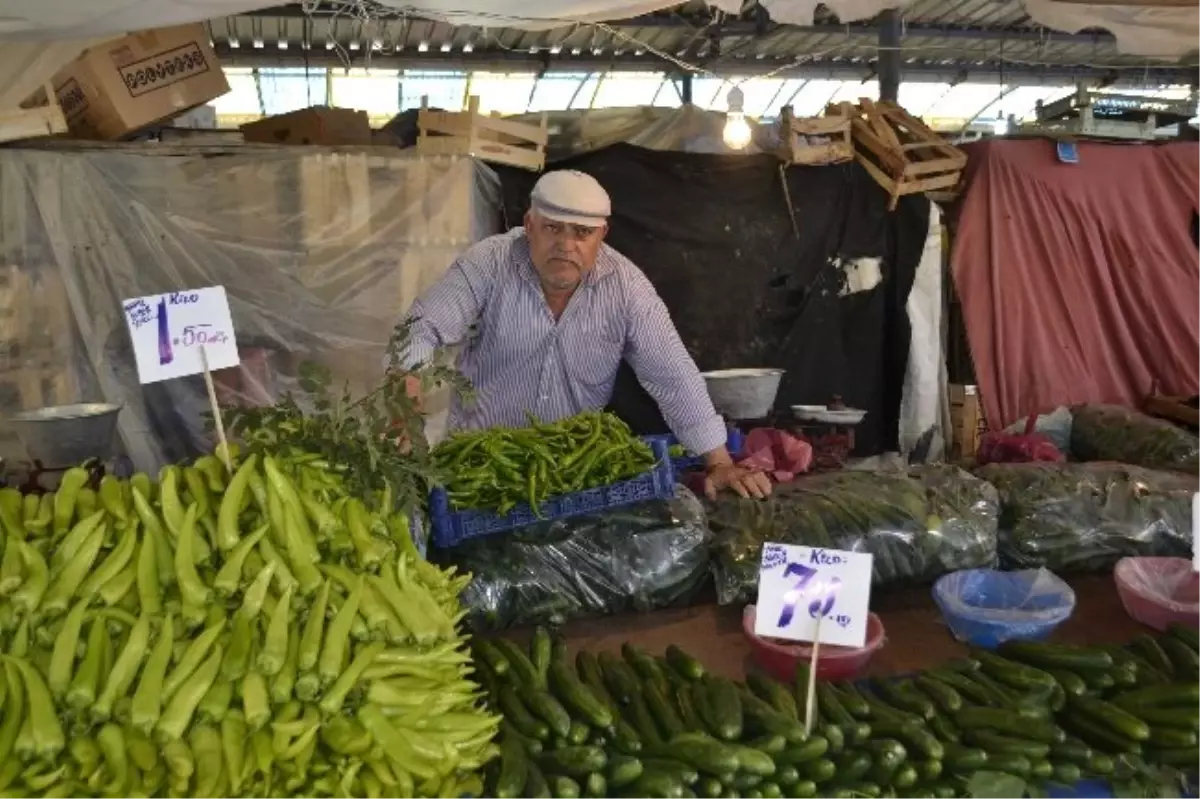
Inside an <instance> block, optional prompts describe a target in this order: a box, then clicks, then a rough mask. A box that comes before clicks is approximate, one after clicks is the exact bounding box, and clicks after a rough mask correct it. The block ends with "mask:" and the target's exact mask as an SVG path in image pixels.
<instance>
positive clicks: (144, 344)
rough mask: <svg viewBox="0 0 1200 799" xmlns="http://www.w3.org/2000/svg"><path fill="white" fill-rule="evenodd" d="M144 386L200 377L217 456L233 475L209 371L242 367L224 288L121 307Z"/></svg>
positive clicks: (141, 300)
mask: <svg viewBox="0 0 1200 799" xmlns="http://www.w3.org/2000/svg"><path fill="white" fill-rule="evenodd" d="M121 308H122V310H123V311H124V315H125V324H126V326H127V327H128V328H129V337H130V338H131V339H132V341H133V357H134V360H135V361H136V363H137V370H138V379H139V380H141V382H142V384H143V385H145V384H146V383H158V382H161V381H163V380H171V379H174V378H177V377H188V376H190V375H196V374H202V375H204V385H205V388H206V389H207V390H208V401H209V404H210V405H211V406H212V412H213V420H214V421H215V422H216V427H217V439H218V442H219V443H220V445H221V446H220V453H221V458H222V459H223V460H224V461H225V466H226V468H229V469H230V471H232V464H231V463H230V462H229V446H228V442H227V441H226V440H225V423H224V422H223V421H222V419H221V409H220V407H219V406H218V405H217V390H216V387H215V386H214V385H213V379H212V371H211V370H213V369H228V368H229V367H231V366H237V365H238V364H240V363H241V358H240V356H239V355H238V348H237V338H236V336H234V331H233V317H232V315H231V314H230V313H229V300H228V299H227V298H226V296H225V289H224V287H223V286H213V287H211V288H204V289H193V290H190V291H173V292H170V293H169V294H155V295H151V296H149V297H134V298H133V299H129V300H125V301H124V302H123V303H121Z"/></svg>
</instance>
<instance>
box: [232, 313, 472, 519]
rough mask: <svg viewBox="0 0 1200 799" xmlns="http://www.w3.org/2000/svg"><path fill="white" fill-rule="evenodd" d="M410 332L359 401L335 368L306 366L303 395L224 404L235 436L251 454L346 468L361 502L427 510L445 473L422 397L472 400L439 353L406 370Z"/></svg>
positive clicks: (394, 340) (400, 332) (405, 329)
mask: <svg viewBox="0 0 1200 799" xmlns="http://www.w3.org/2000/svg"><path fill="white" fill-rule="evenodd" d="M411 334H412V321H411V320H406V321H404V322H402V323H401V324H399V325H397V326H396V328H395V329H394V330H393V331H392V335H391V337H390V340H389V341H388V346H387V361H388V362H387V367H386V369H385V371H384V375H383V379H382V380H381V382H380V383H379V384H378V385H377V386H375V387H374V388H372V389H371V390H370V391H368V392H367V393H366V394H364V395H363V396H361V397H357V398H356V397H354V396H353V395H352V392H351V391H350V387H349V385H348V384H347V385H343V386H342V388H341V390H340V392H339V391H335V389H334V385H333V376H332V374H331V372H330V370H329V369H328V368H327V367H325V366H323V365H321V364H317V363H313V362H309V361H306V362H304V363H302V364H301V365H300V369H299V374H298V378H299V384H300V394H301V395H302V396H297V395H296V394H293V393H292V392H288V393H286V394H285V395H284V396H283V397H282V398H280V400H279V401H278V402H277V403H276V404H275V405H271V406H267V407H258V408H255V407H223V408H222V410H221V413H222V417H223V418H224V420H225V425H226V428H227V429H228V431H229V434H230V436H231V437H234V438H237V439H239V440H241V441H242V442H243V443H244V444H246V445H247V446H248V447H250V448H251V449H260V450H270V451H276V452H277V451H287V450H290V449H294V450H300V451H305V452H312V453H317V454H320V455H321V456H323V457H324V458H326V459H327V460H328V461H329V462H330V463H332V464H335V465H337V466H338V467H340V468H341V469H342V472H343V475H344V478H345V480H346V482H347V487H348V488H349V489H350V490H352V491H354V492H355V493H356V494H358V495H359V496H361V497H363V498H371V497H377V496H383V495H389V496H390V497H391V501H392V503H393V507H394V508H395V509H398V510H412V509H414V508H419V507H422V506H423V505H424V504H425V502H426V500H427V497H428V496H429V489H430V487H431V486H433V485H438V484H441V483H442V482H443V480H444V475H443V474H442V473H441V471H440V470H439V468H438V467H437V465H436V464H435V463H434V461H433V459H432V457H430V447H429V441H428V440H427V439H426V437H425V412H424V409H423V408H422V405H421V401H420V400H418V399H417V398H415V397H414V396H412V394H411V393H410V390H411V388H414V387H419V389H420V392H419V396H420V397H421V398H424V397H427V396H428V395H429V393H430V392H432V391H434V390H435V389H438V388H440V387H442V386H448V387H450V389H451V390H452V391H454V392H455V393H457V394H458V395H459V396H460V397H462V398H463V400H464V401H471V400H472V399H473V396H474V395H473V391H472V389H471V386H470V383H469V382H468V381H467V379H466V378H465V377H464V376H463V375H462V374H461V373H459V372H458V371H457V370H456V369H454V368H453V367H452V366H449V365H447V364H445V363H443V362H442V361H443V359H442V358H441V357H439V356H440V354H435V356H434V357H433V358H431V359H430V361H429V362H427V363H418V364H416V365H415V366H412V367H411V368H409V367H406V366H405V365H404V364H405V355H406V353H407V352H408V347H409V344H410V340H411Z"/></svg>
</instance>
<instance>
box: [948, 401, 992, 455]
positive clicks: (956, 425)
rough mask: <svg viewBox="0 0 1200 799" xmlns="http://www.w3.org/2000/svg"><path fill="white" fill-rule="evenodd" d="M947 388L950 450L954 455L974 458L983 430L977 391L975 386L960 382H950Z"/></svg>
mask: <svg viewBox="0 0 1200 799" xmlns="http://www.w3.org/2000/svg"><path fill="white" fill-rule="evenodd" d="M949 389H950V391H949V393H950V435H951V438H950V442H951V448H950V451H951V453H952V454H953V455H954V456H955V457H959V458H974V457H975V453H976V452H978V451H979V439H980V437H981V436H982V435H983V431H984V423H983V413H982V412H981V410H980V407H979V391H978V389H977V388H976V387H975V386H966V385H962V384H960V383H951V384H950V386H949Z"/></svg>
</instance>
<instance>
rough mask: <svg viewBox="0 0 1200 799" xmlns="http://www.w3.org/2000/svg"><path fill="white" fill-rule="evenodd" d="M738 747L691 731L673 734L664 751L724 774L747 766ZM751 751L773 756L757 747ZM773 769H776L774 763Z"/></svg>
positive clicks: (708, 772) (690, 764)
mask: <svg viewBox="0 0 1200 799" xmlns="http://www.w3.org/2000/svg"><path fill="white" fill-rule="evenodd" d="M745 748H749V747H745ZM738 749H739V747H735V746H730V745H727V744H724V743H721V742H720V741H718V740H717V739H715V738H711V737H709V736H708V735H705V734H703V733H694V732H689V733H682V734H679V735H675V736H673V737H672V738H671V739H670V741H669V742H668V743H667V744H666V746H664V747H663V748H662V751H664V752H667V753H669V754H670V756H671V758H672V759H673V760H678V761H680V762H681V763H686V764H688V765H689V766H692V767H693V768H695V769H697V770H699V771H703V772H705V773H706V774H724V773H726V772H729V771H737V770H738V769H739V768H745V766H744V765H743V764H742V759H741V757H740V754H739V752H738ZM751 751H753V752H754V753H755V754H757V755H760V756H761V757H764V758H766V759H767V760H768V761H770V760H771V756H770V755H768V754H766V753H764V752H759V751H758V750H757V749H754V750H751ZM771 770H772V771H774V770H775V769H774V763H772V766H771Z"/></svg>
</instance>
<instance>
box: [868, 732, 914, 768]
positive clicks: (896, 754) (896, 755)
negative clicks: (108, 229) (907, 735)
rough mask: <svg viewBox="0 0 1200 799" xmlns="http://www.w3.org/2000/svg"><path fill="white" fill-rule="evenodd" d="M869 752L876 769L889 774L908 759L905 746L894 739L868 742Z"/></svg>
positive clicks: (879, 739) (876, 739)
mask: <svg viewBox="0 0 1200 799" xmlns="http://www.w3.org/2000/svg"><path fill="white" fill-rule="evenodd" d="M866 750H867V752H868V753H869V754H870V755H871V762H872V764H873V766H874V768H877V769H881V770H883V771H886V772H887V773H888V774H891V772H893V771H895V770H896V769H898V768H899V767H900V765H901V764H902V763H904V761H905V760H907V759H908V750H907V749H905V748H904V744H902V743H900V742H899V741H897V740H896V739H894V738H873V739H871V740H870V741H868V742H867V745H866Z"/></svg>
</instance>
